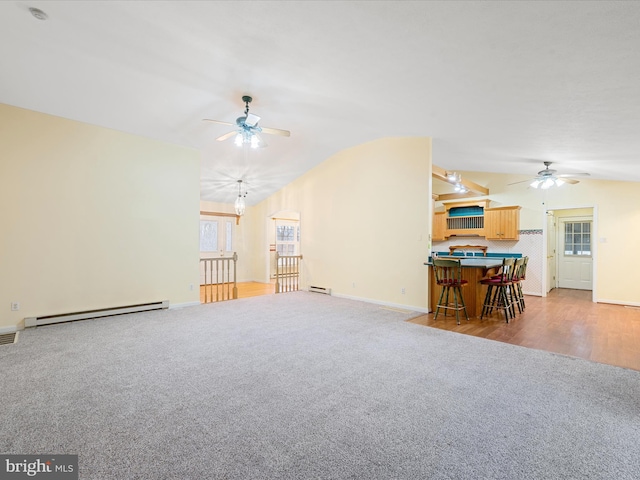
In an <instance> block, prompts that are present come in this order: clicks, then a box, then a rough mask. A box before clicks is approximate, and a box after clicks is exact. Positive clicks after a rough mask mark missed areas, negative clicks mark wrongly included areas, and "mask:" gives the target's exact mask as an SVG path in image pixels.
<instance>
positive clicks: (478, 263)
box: [424, 255, 505, 268]
mask: <svg viewBox="0 0 640 480" xmlns="http://www.w3.org/2000/svg"><path fill="white" fill-rule="evenodd" d="M438 258H443V259H445V260H446V259H447V258H454V257H452V256H451V255H442V256H440V255H439V256H438ZM503 258H505V257H462V256H459V255H456V256H455V259H456V260H458V259H459V260H460V266H461V267H462V268H465V267H466V268H478V267H480V268H496V267H500V266H502V259H503ZM424 264H425V265H428V266H430V267H432V266H433V263H432V262H431V257H429V260H428V261H427V262H424Z"/></svg>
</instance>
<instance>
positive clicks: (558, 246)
mask: <svg viewBox="0 0 640 480" xmlns="http://www.w3.org/2000/svg"><path fill="white" fill-rule="evenodd" d="M546 231H547V237H546V271H547V275H546V288H545V293H546V294H548V293H549V292H550V291H551V290H553V289H554V288H566V289H574V290H588V291H591V292H593V291H594V274H593V272H594V265H595V264H594V258H595V239H596V237H595V228H594V209H593V207H586V208H563V209H550V210H547V211H546ZM545 296H546V295H545ZM592 296H593V297H594V298H595V294H592Z"/></svg>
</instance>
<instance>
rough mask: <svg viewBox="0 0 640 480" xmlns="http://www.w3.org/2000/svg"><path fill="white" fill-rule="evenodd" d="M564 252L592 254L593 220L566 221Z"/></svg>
mask: <svg viewBox="0 0 640 480" xmlns="http://www.w3.org/2000/svg"><path fill="white" fill-rule="evenodd" d="M564 254H565V255H591V222H565V224H564Z"/></svg>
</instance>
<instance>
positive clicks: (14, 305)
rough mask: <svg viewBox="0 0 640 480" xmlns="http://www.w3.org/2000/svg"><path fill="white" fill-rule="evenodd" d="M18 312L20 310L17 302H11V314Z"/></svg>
mask: <svg viewBox="0 0 640 480" xmlns="http://www.w3.org/2000/svg"><path fill="white" fill-rule="evenodd" d="M18 310H20V303H19V302H11V311H12V312H17V311H18Z"/></svg>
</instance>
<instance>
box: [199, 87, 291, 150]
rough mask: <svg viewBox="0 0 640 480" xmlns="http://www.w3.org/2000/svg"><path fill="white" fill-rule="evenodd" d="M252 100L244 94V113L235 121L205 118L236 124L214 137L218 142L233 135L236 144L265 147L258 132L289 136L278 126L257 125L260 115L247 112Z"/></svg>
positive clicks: (221, 123) (225, 123) (288, 132)
mask: <svg viewBox="0 0 640 480" xmlns="http://www.w3.org/2000/svg"><path fill="white" fill-rule="evenodd" d="M252 100H253V98H252V97H250V96H249V95H244V96H243V97H242V101H243V102H244V103H245V109H244V115H243V116H240V117H238V118H236V123H235V124H233V123H229V122H223V121H220V120H211V119H210V118H205V119H204V120H205V121H207V122H213V123H219V124H220V125H230V126H234V125H235V126H236V129H235V130H234V131H232V132H229V133H225V134H224V135H221V136H219V137H218V138H216V140H218V141H219V142H223V141H225V140H227V139H228V138H231V137H233V136H235V140H234V142H235V144H236V145H238V146H243V145H248V146H250V147H251V148H259V147H266V146H267V144H266V143H265V141H264V140H263V139H262V137H261V136H260V133H266V134H269V135H280V136H283V137H289V136H291V132H290V131H289V130H282V129H280V128H270V127H261V126H259V125H258V122H259V121H260V117H259V116H258V115H255V114H253V113H249V104H250V103H251V101H252Z"/></svg>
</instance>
